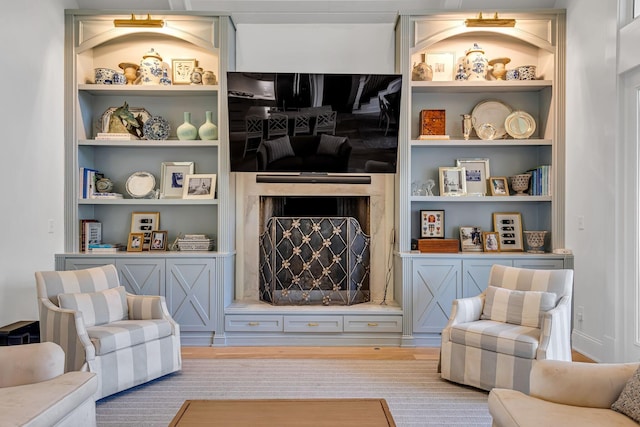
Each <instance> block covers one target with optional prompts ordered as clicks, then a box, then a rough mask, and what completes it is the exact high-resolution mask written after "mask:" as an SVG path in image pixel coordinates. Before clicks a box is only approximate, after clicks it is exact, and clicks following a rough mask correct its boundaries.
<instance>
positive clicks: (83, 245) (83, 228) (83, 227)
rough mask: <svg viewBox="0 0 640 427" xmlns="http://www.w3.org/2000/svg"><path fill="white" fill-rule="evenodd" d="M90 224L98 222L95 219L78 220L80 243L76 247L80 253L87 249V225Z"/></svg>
mask: <svg viewBox="0 0 640 427" xmlns="http://www.w3.org/2000/svg"><path fill="white" fill-rule="evenodd" d="M90 222H98V221H97V220H95V219H81V220H80V229H79V237H80V242H79V245H78V247H79V248H80V252H84V251H85V250H86V249H87V224H88V223H90Z"/></svg>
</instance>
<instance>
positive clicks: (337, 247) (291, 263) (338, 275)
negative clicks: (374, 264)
mask: <svg viewBox="0 0 640 427" xmlns="http://www.w3.org/2000/svg"><path fill="white" fill-rule="evenodd" d="M370 243H371V238H370V237H369V236H368V235H366V234H365V233H364V232H363V231H362V228H361V227H360V224H359V223H358V220H356V219H355V218H352V217H326V218H324V217H306V218H296V217H276V216H274V217H271V218H269V220H268V221H267V226H266V229H265V231H264V232H263V233H262V235H261V236H260V300H261V301H266V302H270V303H272V304H274V305H311V304H316V305H320V304H323V305H351V304H358V303H362V302H367V301H369V298H370V293H369V246H370Z"/></svg>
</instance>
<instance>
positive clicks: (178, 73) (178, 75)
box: [171, 58, 197, 85]
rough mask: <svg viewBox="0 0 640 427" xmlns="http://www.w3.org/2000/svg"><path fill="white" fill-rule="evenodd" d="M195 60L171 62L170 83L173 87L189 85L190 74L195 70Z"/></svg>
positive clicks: (173, 60) (174, 60)
mask: <svg viewBox="0 0 640 427" xmlns="http://www.w3.org/2000/svg"><path fill="white" fill-rule="evenodd" d="M196 64H197V61H196V59H195V58H189V59H172V60H171V79H172V80H171V81H172V82H173V84H174V85H188V84H191V72H192V71H193V69H194V68H196Z"/></svg>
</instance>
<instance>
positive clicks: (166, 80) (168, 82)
mask: <svg viewBox="0 0 640 427" xmlns="http://www.w3.org/2000/svg"><path fill="white" fill-rule="evenodd" d="M160 84H161V85H164V86H171V79H170V78H169V72H168V71H167V68H166V67H165V68H163V69H162V78H161V79H160Z"/></svg>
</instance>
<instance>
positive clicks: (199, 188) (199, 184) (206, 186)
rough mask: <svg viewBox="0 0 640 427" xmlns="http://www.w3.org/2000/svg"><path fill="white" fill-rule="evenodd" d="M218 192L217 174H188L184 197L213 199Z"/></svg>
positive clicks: (183, 190)
mask: <svg viewBox="0 0 640 427" xmlns="http://www.w3.org/2000/svg"><path fill="white" fill-rule="evenodd" d="M215 194H216V174H195V175H187V176H186V177H185V179H184V186H183V188H182V198H183V199H213V198H214V196H215Z"/></svg>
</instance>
